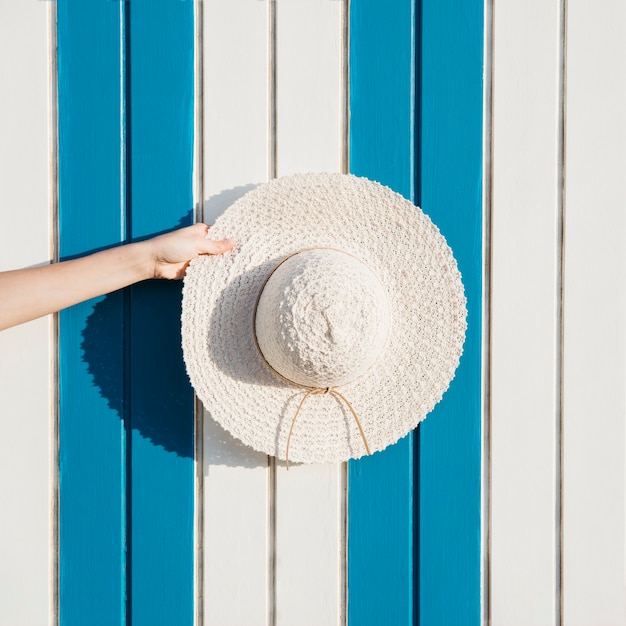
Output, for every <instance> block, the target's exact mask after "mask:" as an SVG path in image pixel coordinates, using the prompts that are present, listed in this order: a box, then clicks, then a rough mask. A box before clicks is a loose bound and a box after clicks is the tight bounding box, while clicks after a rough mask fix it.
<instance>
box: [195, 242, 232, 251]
mask: <svg viewBox="0 0 626 626" xmlns="http://www.w3.org/2000/svg"><path fill="white" fill-rule="evenodd" d="M234 247H235V242H234V241H233V240H232V239H220V240H214V239H205V240H204V242H203V245H202V249H201V250H200V254H224V252H228V251H229V250H232V249H233V248H234Z"/></svg>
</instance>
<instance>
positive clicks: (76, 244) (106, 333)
mask: <svg viewBox="0 0 626 626" xmlns="http://www.w3.org/2000/svg"><path fill="white" fill-rule="evenodd" d="M123 7H124V5H123V4H122V3H112V2H70V1H69V0H59V1H58V4H57V20H58V54H59V56H58V59H59V76H58V81H59V82H58V98H59V101H58V114H59V230H60V255H61V258H67V257H71V256H74V255H77V254H82V253H86V252H90V251H93V250H95V249H98V248H102V247H107V246H110V245H113V244H117V243H119V242H120V241H123V239H124V229H125V206H124V202H123V198H122V196H123V184H124V181H123V176H122V174H121V167H122V160H123V159H122V156H121V147H122V143H123V142H122V134H123V123H122V119H121V102H122V94H121V90H120V72H121V71H122V65H123V59H122V55H121V54H120V41H121V40H122V36H123V35H122V17H123ZM123 299H124V297H123V294H122V293H117V294H114V295H112V296H109V297H107V298H97V299H94V300H92V301H90V302H87V303H84V304H81V305H78V306H75V307H72V308H71V309H68V310H66V311H63V312H62V313H61V315H60V329H59V378H60V394H59V402H60V405H59V440H60V449H59V464H60V467H59V472H60V511H59V541H60V561H59V612H60V616H59V620H60V623H61V624H71V625H73V624H94V625H98V624H103V625H106V626H110V625H112V624H123V623H125V618H124V614H125V583H126V580H125V561H126V556H125V549H126V546H125V517H126V508H125V481H126V475H125V465H124V462H125V454H126V453H125V431H124V423H123V413H124V383H123V376H122V373H121V372H122V364H123V358H124V357H123V341H124V339H123V335H124V323H123V308H124V303H123ZM103 381H106V383H104V382H103ZM104 388H106V393H104V392H103V389H104Z"/></svg>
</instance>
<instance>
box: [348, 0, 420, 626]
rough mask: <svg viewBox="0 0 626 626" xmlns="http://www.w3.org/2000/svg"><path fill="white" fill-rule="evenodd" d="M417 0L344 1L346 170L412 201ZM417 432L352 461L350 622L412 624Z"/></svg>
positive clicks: (357, 624) (356, 624)
mask: <svg viewBox="0 0 626 626" xmlns="http://www.w3.org/2000/svg"><path fill="white" fill-rule="evenodd" d="M415 20H416V6H415V3H414V2H413V1H412V0H402V1H401V2H394V3H392V4H390V5H388V6H385V9H384V10H382V11H381V10H380V5H379V4H378V3H377V2H373V1H371V0H353V1H352V2H351V5H350V171H351V172H352V173H354V174H356V175H358V176H366V177H368V178H371V179H373V180H377V181H379V182H381V183H383V184H385V185H388V186H389V187H391V188H392V189H394V190H395V191H397V192H398V193H401V194H403V195H404V196H405V197H407V198H409V199H411V200H413V199H414V192H415V186H414V177H415V144H414V138H415V114H416V110H415V91H414V88H415V39H414V37H415V26H416V21H415ZM414 462H415V460H414V436H413V433H410V434H409V435H407V436H406V437H405V438H404V439H402V440H400V442H398V443H397V444H396V445H394V446H392V447H390V448H388V449H387V450H385V451H384V452H382V453H378V454H375V455H373V456H371V457H366V458H364V459H361V460H359V461H354V462H350V463H349V464H348V472H349V474H348V486H349V491H348V623H349V624H351V625H354V626H368V625H372V626H373V625H375V624H387V623H389V624H396V625H398V626H409V625H411V624H413V623H414V603H413V600H414V593H415V578H414V553H413V550H414V543H413V538H414V532H415V529H414V494H413V484H414Z"/></svg>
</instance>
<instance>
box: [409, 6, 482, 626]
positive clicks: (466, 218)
mask: <svg viewBox="0 0 626 626" xmlns="http://www.w3.org/2000/svg"><path fill="white" fill-rule="evenodd" d="M422 24H423V28H422V35H421V58H422V63H421V67H422V73H421V74H422V78H421V93H422V96H423V97H422V100H421V129H420V134H421V146H420V152H421V167H420V170H419V177H420V179H421V190H420V195H421V205H422V207H423V209H424V210H425V211H426V213H428V214H429V215H430V216H431V218H432V219H433V221H434V222H435V223H436V224H437V225H438V226H439V228H440V229H441V232H442V233H443V234H444V236H445V237H446V239H447V240H448V243H449V244H450V246H451V247H452V249H453V250H454V253H455V256H456V258H457V260H458V263H459V268H460V271H461V274H462V276H463V282H464V285H465V291H466V296H467V299H468V331H467V338H466V343H465V347H464V354H463V357H462V359H461V364H460V367H459V369H458V370H457V374H456V377H455V380H454V381H453V383H452V385H451V386H450V389H449V390H448V392H447V393H446V394H445V396H444V398H443V400H442V402H441V403H440V405H439V406H437V408H436V409H435V411H434V412H433V414H432V415H431V416H430V417H429V418H428V419H427V420H426V421H425V422H424V423H423V424H422V425H421V426H420V436H419V476H420V478H419V490H420V493H419V511H420V524H419V571H420V581H419V583H420V584H419V591H420V594H419V613H420V623H421V624H428V625H430V624H442V625H446V626H447V625H449V624H464V625H465V624H467V625H468V626H471V625H472V624H480V620H481V604H480V586H481V573H480V572H481V547H480V546H481V486H480V480H481V387H482V384H481V341H482V334H481V312H482V118H483V82H482V79H483V2H482V0H469V1H468V0H445V1H442V0H422Z"/></svg>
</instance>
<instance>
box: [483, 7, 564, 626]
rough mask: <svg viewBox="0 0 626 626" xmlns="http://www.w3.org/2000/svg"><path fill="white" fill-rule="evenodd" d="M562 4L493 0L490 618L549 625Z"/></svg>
mask: <svg viewBox="0 0 626 626" xmlns="http://www.w3.org/2000/svg"><path fill="white" fill-rule="evenodd" d="M559 4H560V3H559V1H558V0H531V1H529V2H521V3H520V2H504V3H498V5H497V7H496V8H495V10H494V31H493V33H494V34H493V196H492V202H493V204H492V278H491V281H492V283H491V287H492V304H491V438H490V442H491V451H490V453H491V515H490V522H491V525H490V590H489V599H490V617H491V623H492V624H494V626H505V625H511V626H513V625H516V626H517V625H521V624H524V626H546V625H548V624H556V623H557V615H558V595H557V593H558V583H557V577H558V540H559V535H558V532H559V530H558V527H557V522H558V520H557V506H558V499H559V493H558V485H557V481H558V478H557V469H558V464H559V451H558V438H557V437H558V419H559V408H558V403H559V388H558V385H559V383H558V376H559V371H558V368H559V363H558V350H559V319H558V318H559V306H558V305H559V298H560V295H559V291H558V276H559V272H560V269H559V266H560V263H559V260H560V254H559V232H558V223H559V220H558V215H559V212H560V207H559V204H560V202H559V191H558V190H559V108H560V105H559V69H560V54H559V50H560V46H561V37H560V12H559Z"/></svg>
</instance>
